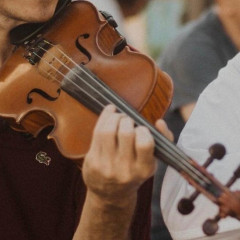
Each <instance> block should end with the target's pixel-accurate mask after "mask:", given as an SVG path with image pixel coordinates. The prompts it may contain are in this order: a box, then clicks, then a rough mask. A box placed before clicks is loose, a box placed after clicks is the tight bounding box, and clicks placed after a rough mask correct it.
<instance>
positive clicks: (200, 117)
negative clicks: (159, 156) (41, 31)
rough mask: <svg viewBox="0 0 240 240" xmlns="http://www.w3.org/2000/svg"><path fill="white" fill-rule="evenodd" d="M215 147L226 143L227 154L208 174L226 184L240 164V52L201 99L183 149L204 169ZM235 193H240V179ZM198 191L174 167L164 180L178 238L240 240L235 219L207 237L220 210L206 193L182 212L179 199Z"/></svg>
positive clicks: (168, 215) (164, 198)
mask: <svg viewBox="0 0 240 240" xmlns="http://www.w3.org/2000/svg"><path fill="white" fill-rule="evenodd" d="M199 67H201V66H199ZM214 143H222V144H223V145H224V146H225V147H226V150H227V153H226V155H225V157H224V159H222V160H221V161H218V160H215V162H214V163H212V165H211V166H210V167H209V168H208V171H210V172H211V173H213V174H214V176H215V177H216V178H217V179H218V180H220V181H221V182H222V183H223V184H224V183H226V182H227V181H228V180H229V179H230V177H231V176H232V174H233V172H234V170H235V169H236V168H237V167H238V166H239V165H240V54H238V55H237V56H236V57H235V58H234V59H233V60H231V61H229V63H228V65H227V67H225V68H224V69H222V70H221V71H220V73H219V76H218V77H217V79H216V80H215V81H213V82H212V83H211V84H209V85H208V87H207V88H206V89H205V90H204V92H203V93H202V94H201V95H200V98H199V100H198V102H197V105H196V107H195V109H194V111H193V113H192V116H191V118H190V119H189V121H188V122H187V124H186V126H185V128H184V130H183V132H182V134H181V136H180V139H179V143H178V146H179V147H180V148H181V149H182V150H183V151H184V152H185V153H186V154H187V155H189V156H190V157H192V158H193V159H195V160H196V161H197V162H198V163H200V164H201V165H202V164H203V163H204V162H205V161H206V159H207V158H208V157H209V153H208V148H209V147H210V146H211V145H212V144H214ZM232 189H235V190H236V189H238V190H239V189H240V181H239V180H238V181H237V182H236V183H235V184H234V185H233V187H232ZM192 192H193V189H192V187H190V186H189V184H188V183H187V182H186V181H185V180H184V179H183V178H182V177H181V176H180V175H179V174H178V173H177V172H176V171H175V170H173V169H172V168H170V167H169V168H168V169H167V173H166V175H165V178H164V182H163V188H162V193H161V208H162V212H163V217H164V220H165V223H166V225H167V227H168V229H169V231H170V233H171V235H172V237H173V239H174V240H188V239H217V240H219V239H224V240H227V239H229V240H237V239H240V222H239V221H237V220H236V219H234V218H230V217H228V218H226V219H223V220H220V222H219V227H220V229H219V231H218V232H219V234H217V235H216V236H214V237H212V238H210V237H208V238H205V237H206V236H205V235H204V233H203V231H202V224H203V223H204V221H205V220H206V219H208V218H214V217H215V215H216V214H217V213H218V207H217V206H216V205H215V204H213V203H212V202H211V201H210V200H208V199H207V198H206V197H204V196H202V195H201V196H199V197H198V198H197V200H196V201H195V209H194V211H193V212H192V213H191V214H190V215H187V216H183V215H181V214H180V213H178V211H177V204H178V202H179V200H180V199H181V198H182V197H187V196H189V195H190V194H191V193H192Z"/></svg>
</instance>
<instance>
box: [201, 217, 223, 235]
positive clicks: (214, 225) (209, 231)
mask: <svg viewBox="0 0 240 240" xmlns="http://www.w3.org/2000/svg"><path fill="white" fill-rule="evenodd" d="M220 219H221V217H220V216H219V215H217V216H216V217H215V218H213V219H207V220H206V221H205V222H204V224H203V226H202V229H203V232H204V233H205V234H206V235H208V236H212V235H214V234H215V233H216V232H217V231H218V221H219V220H220Z"/></svg>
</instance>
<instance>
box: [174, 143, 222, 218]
mask: <svg viewBox="0 0 240 240" xmlns="http://www.w3.org/2000/svg"><path fill="white" fill-rule="evenodd" d="M209 153H210V156H209V158H208V159H207V160H206V162H205V163H204V164H203V167H204V168H207V167H208V166H209V165H210V164H211V163H212V162H213V161H214V160H215V159H217V160H221V159H222V158H223V157H224V155H225V154H226V150H225V147H224V146H223V145H222V144H220V143H216V144H214V145H212V146H211V147H210V148H209ZM199 194H200V192H199V191H197V190H196V191H195V192H194V193H193V194H192V195H191V196H190V197H189V198H182V199H181V200H180V201H179V203H178V211H179V212H180V213H181V214H183V215H188V214H190V213H191V212H192V211H193V209H194V204H193V202H194V201H195V200H196V198H197V197H198V196H199Z"/></svg>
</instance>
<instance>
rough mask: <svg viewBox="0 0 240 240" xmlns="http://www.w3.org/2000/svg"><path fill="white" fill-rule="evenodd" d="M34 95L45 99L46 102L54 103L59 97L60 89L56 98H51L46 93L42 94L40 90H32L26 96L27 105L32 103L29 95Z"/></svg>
mask: <svg viewBox="0 0 240 240" xmlns="http://www.w3.org/2000/svg"><path fill="white" fill-rule="evenodd" d="M34 93H36V94H38V95H40V96H42V97H43V98H45V99H47V100H48V101H56V100H57V99H58V98H59V96H60V93H61V89H60V88H59V89H58V90H57V96H56V97H52V96H50V95H49V94H48V93H46V92H44V91H43V90H42V89H39V88H34V89H32V90H31V91H30V92H29V93H28V95H27V103H28V104H31V103H32V101H33V99H32V97H31V95H32V94H34Z"/></svg>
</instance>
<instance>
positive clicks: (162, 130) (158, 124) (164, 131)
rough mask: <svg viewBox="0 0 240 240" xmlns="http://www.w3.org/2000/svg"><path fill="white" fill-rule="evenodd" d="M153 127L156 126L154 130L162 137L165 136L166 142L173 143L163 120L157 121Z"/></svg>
mask: <svg viewBox="0 0 240 240" xmlns="http://www.w3.org/2000/svg"><path fill="white" fill-rule="evenodd" d="M155 125H156V128H157V129H158V131H159V132H160V133H161V134H162V135H163V136H165V137H166V138H168V140H170V141H172V142H173V140H174V136H173V133H172V132H171V131H170V130H169V128H168V126H167V124H166V122H165V121H164V120H162V119H158V120H157V122H156V124H155Z"/></svg>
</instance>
